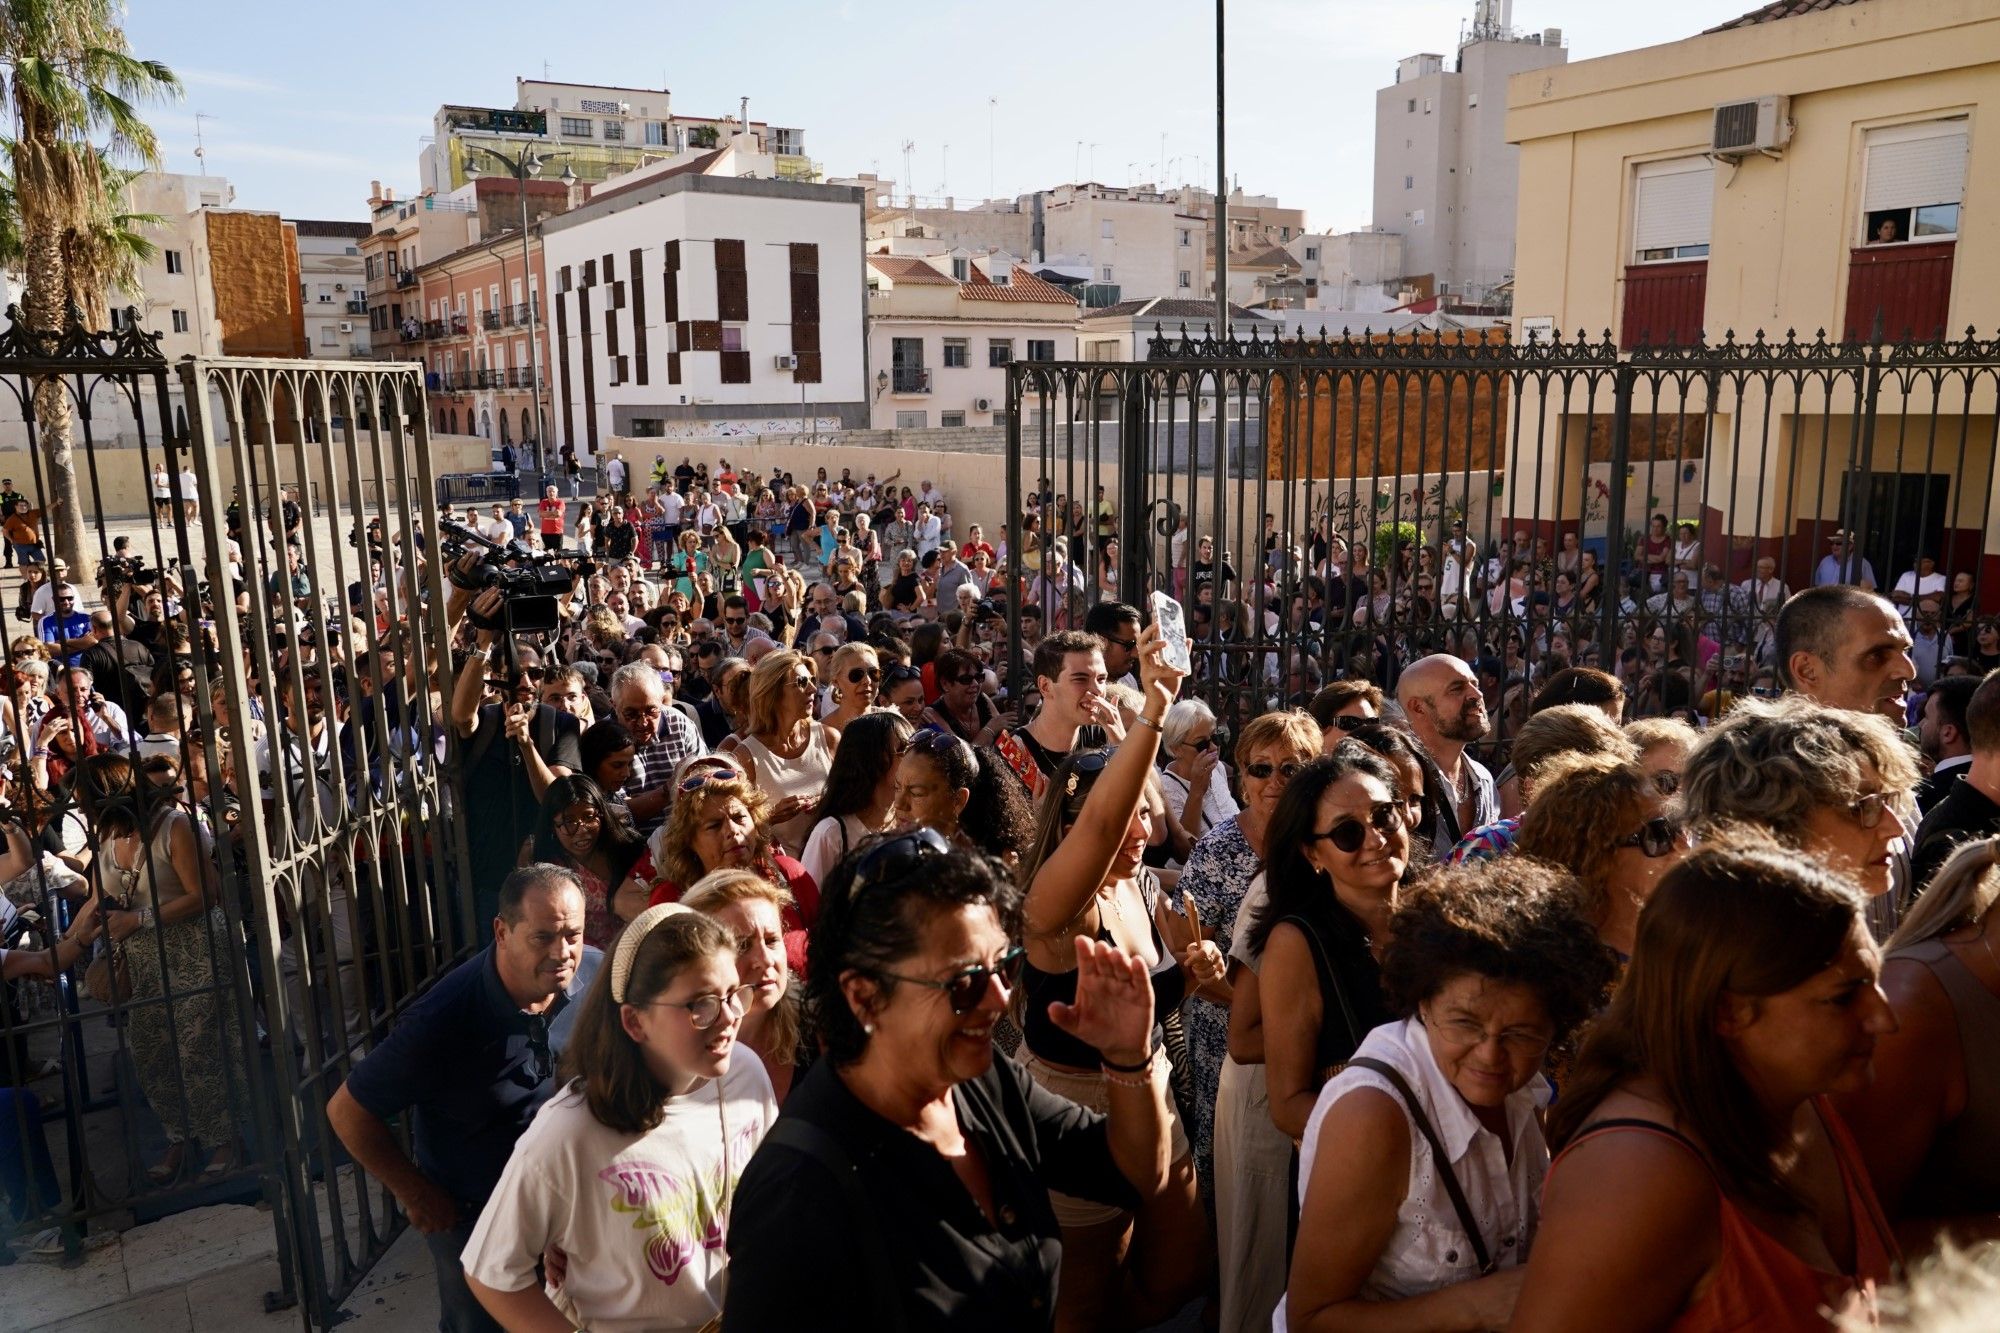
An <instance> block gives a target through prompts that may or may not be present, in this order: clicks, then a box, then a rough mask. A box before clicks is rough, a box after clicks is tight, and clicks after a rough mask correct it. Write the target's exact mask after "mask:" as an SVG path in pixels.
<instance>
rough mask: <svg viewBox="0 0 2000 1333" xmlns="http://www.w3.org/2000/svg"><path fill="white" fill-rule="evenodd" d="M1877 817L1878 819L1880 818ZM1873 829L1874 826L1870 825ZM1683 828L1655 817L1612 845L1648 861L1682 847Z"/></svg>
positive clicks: (1662, 818)
mask: <svg viewBox="0 0 2000 1333" xmlns="http://www.w3.org/2000/svg"><path fill="white" fill-rule="evenodd" d="M1880 817H1881V816H1880V815H1877V816H1876V818H1878V819H1879V818H1880ZM1870 827H1873V825H1870ZM1680 843H1681V827H1680V825H1679V824H1677V823H1675V822H1674V821H1673V820H1671V819H1668V818H1667V817H1666V816H1665V815H1655V816H1653V818H1651V819H1649V820H1647V821H1646V822H1645V823H1643V824H1641V825H1640V826H1639V831H1638V832H1637V833H1634V834H1633V835H1632V836H1631V837H1629V838H1620V839H1619V840H1618V841H1617V842H1615V843H1613V844H1611V845H1612V846H1614V847H1637V848H1638V849H1639V850H1640V851H1641V852H1643V853H1644V854H1645V856H1646V858H1647V859H1648V860H1651V859H1653V858H1654V857H1660V856H1665V855H1666V854H1667V853H1668V852H1671V851H1673V850H1674V848H1676V847H1678V846H1680Z"/></svg>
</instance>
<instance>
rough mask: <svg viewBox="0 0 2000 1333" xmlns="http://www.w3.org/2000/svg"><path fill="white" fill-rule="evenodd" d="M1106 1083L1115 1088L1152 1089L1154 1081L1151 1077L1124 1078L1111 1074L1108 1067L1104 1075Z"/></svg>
mask: <svg viewBox="0 0 2000 1333" xmlns="http://www.w3.org/2000/svg"><path fill="white" fill-rule="evenodd" d="M1104 1081H1105V1082H1106V1083H1110V1084H1114V1085H1115V1086H1117V1087H1121V1088H1150V1087H1152V1086H1153V1080H1152V1079H1151V1077H1148V1076H1141V1077H1139V1078H1123V1077H1120V1076H1119V1075H1117V1074H1113V1073H1111V1072H1110V1070H1109V1066H1107V1067H1106V1070H1105V1073H1104Z"/></svg>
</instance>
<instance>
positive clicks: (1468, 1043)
mask: <svg viewBox="0 0 2000 1333" xmlns="http://www.w3.org/2000/svg"><path fill="white" fill-rule="evenodd" d="M1424 1026H1425V1027H1426V1028H1427V1029H1429V1030H1430V1031H1432V1032H1434V1033H1436V1034H1437V1035H1438V1036H1439V1037H1440V1038H1442V1039H1443V1040H1444V1041H1445V1043H1446V1044H1447V1045H1450V1046H1455V1047H1460V1048H1466V1047H1473V1046H1483V1045H1485V1044H1486V1042H1487V1041H1488V1040H1489V1039H1490V1040H1494V1041H1498V1042H1499V1043H1500V1049H1502V1050H1504V1051H1506V1052H1507V1053H1508V1054H1509V1055H1518V1056H1520V1057H1521V1058H1522V1059H1524V1060H1533V1059H1539V1058H1540V1057H1541V1055H1542V1054H1543V1052H1545V1051H1547V1050H1548V1049H1549V1047H1550V1046H1552V1045H1554V1044H1555V1038H1554V1037H1553V1036H1550V1035H1548V1034H1545V1033H1541V1032H1534V1031H1531V1030H1529V1029H1527V1028H1506V1029H1504V1030H1502V1031H1499V1032H1488V1031H1487V1030H1486V1029H1485V1027H1484V1026H1482V1025H1481V1024H1478V1023H1475V1022H1473V1021H1472V1020H1471V1019H1469V1018H1447V1019H1444V1020H1443V1021H1439V1020H1437V1019H1433V1018H1432V1017H1431V1016H1430V1015H1429V1014H1425V1015H1424Z"/></svg>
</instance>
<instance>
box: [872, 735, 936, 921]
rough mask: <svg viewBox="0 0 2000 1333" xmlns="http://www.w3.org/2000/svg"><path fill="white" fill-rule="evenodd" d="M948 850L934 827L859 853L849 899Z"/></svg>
mask: <svg viewBox="0 0 2000 1333" xmlns="http://www.w3.org/2000/svg"><path fill="white" fill-rule="evenodd" d="M931 734H933V735H936V734H939V733H931ZM912 743H913V744H914V742H912ZM950 852H951V843H950V842H949V841H947V840H946V838H945V836H944V834H942V833H939V832H938V831H937V830H936V829H934V828H918V829H911V830H910V831H909V832H908V833H905V834H903V835H902V836H900V837H895V838H891V839H889V840H888V841H887V842H885V843H881V844H879V845H877V846H875V847H871V848H869V849H868V850H867V851H865V852H863V853H862V854H861V859H860V860H859V861H857V862H856V863H855V865H854V877H853V880H852V881H851V887H850V888H849V889H848V896H849V897H850V898H852V897H853V896H854V895H856V894H859V893H860V892H861V891H862V890H864V889H867V888H870V887H873V886H874V885H877V884H886V883H888V882H889V881H891V880H895V879H901V878H902V877H903V876H905V875H907V874H909V873H910V872H911V871H913V870H915V869H917V868H918V867H919V866H921V865H922V864H923V862H924V861H925V860H926V859H928V858H930V857H933V856H945V855H948V854H950Z"/></svg>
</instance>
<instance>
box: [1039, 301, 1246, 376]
mask: <svg viewBox="0 0 2000 1333" xmlns="http://www.w3.org/2000/svg"><path fill="white" fill-rule="evenodd" d="M1280 327H1281V326H1280V325H1279V324H1278V322H1277V321H1276V320H1273V319H1269V318H1266V317H1265V316H1263V315H1260V314H1258V313H1257V312H1256V311H1254V310H1245V309H1243V307H1241V306H1235V305H1232V306H1230V307H1229V333H1228V336H1229V337H1232V338H1235V339H1238V340H1242V341H1247V340H1249V339H1251V338H1267V339H1268V338H1272V337H1275V336H1277V333H1278V331H1279V329H1280ZM1214 329H1215V303H1214V302H1213V301H1176V300H1171V299H1168V298H1164V297H1153V298H1151V299H1150V300H1145V301H1120V302H1119V303H1118V304H1117V305H1114V306H1106V307H1105V308H1104V309H1102V310H1088V311H1085V312H1084V315H1083V318H1082V320H1081V321H1080V322H1079V323H1078V326H1077V351H1078V354H1079V359H1081V360H1084V361H1145V360H1149V359H1150V358H1149V356H1148V349H1149V347H1150V344H1151V343H1152V341H1153V340H1154V339H1155V338H1179V337H1180V336H1181V335H1182V334H1184V333H1185V334H1186V335H1187V336H1189V337H1191V338H1201V337H1203V336H1205V335H1206V334H1208V333H1209V332H1210V331H1212V330H1214ZM1217 336H1218V337H1220V336H1222V335H1221V334H1220V333H1219V332H1217Z"/></svg>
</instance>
